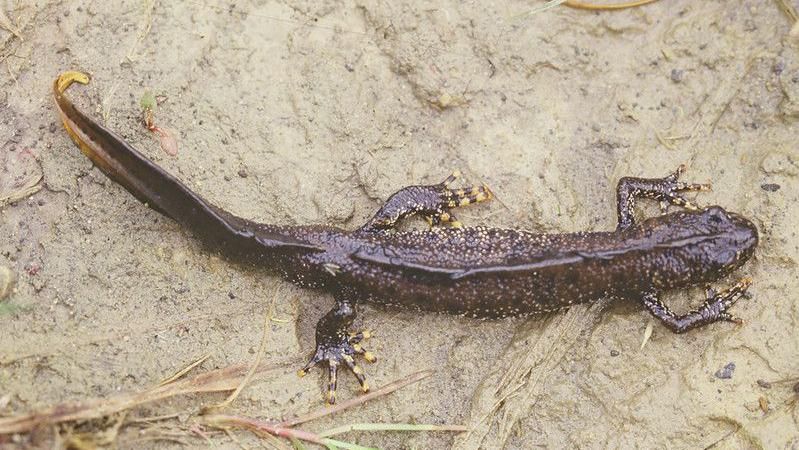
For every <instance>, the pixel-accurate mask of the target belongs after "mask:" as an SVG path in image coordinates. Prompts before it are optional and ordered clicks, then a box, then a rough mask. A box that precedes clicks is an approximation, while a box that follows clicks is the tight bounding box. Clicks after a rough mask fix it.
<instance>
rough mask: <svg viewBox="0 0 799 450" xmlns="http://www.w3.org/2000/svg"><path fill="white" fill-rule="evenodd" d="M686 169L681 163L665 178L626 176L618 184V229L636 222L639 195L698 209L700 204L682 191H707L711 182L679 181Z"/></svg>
mask: <svg viewBox="0 0 799 450" xmlns="http://www.w3.org/2000/svg"><path fill="white" fill-rule="evenodd" d="M684 171H685V165H681V166H680V167H678V168H677V170H675V171H674V172H672V173H671V174H669V175H668V176H666V177H663V178H635V177H624V178H622V179H620V180H619V183H618V184H617V185H616V208H617V213H618V217H619V223H618V226H617V229H619V230H623V229H625V228H627V227H629V226H631V225H633V224H634V223H635V215H634V211H633V210H634V209H635V200H636V198H639V197H644V198H652V199H655V200H660V201H661V202H668V203H670V204H672V205H677V206H682V207H683V208H686V209H691V210H696V209H699V207H698V206H696V205H694V204H693V203H691V202H690V201H688V200H686V199H685V198H684V197H683V196H682V195H680V193H681V192H688V191H707V190H710V184H698V183H683V182H680V181H678V179H679V178H680V175H682V173H683V172H684Z"/></svg>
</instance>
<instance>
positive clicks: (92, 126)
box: [53, 72, 307, 254]
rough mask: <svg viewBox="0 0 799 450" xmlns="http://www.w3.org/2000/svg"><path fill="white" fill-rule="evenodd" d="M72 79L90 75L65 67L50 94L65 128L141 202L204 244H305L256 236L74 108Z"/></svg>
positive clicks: (228, 247) (245, 248) (242, 248)
mask: <svg viewBox="0 0 799 450" xmlns="http://www.w3.org/2000/svg"><path fill="white" fill-rule="evenodd" d="M74 82H77V83H81V84H88V82H89V76H88V75H86V74H84V73H80V72H65V73H63V74H61V75H60V76H59V77H58V78H57V79H56V80H55V81H54V82H53V98H54V99H55V102H56V106H57V107H58V112H59V115H60V116H61V120H62V122H63V124H64V128H66V130H67V132H68V133H69V135H70V137H71V138H72V140H73V141H74V142H75V144H77V146H78V147H79V148H80V150H81V151H82V152H83V154H85V155H86V156H88V157H89V159H91V161H92V162H93V163H94V165H95V166H97V167H98V168H99V169H100V170H101V171H102V172H103V173H104V174H106V175H107V176H108V177H109V178H111V179H112V180H114V181H115V182H117V183H118V184H120V185H121V186H122V187H124V188H125V189H127V190H128V192H130V193H131V194H133V195H134V196H135V197H136V198H137V199H139V200H140V201H141V202H142V203H144V204H145V205H147V206H149V207H150V208H152V209H154V210H156V211H158V212H160V213H161V214H163V215H165V216H167V217H169V218H171V219H173V220H175V221H176V222H178V223H180V224H182V225H183V226H185V227H186V228H188V229H190V230H191V231H193V232H194V233H196V234H197V235H198V237H200V238H201V239H202V240H203V241H204V242H205V243H206V244H209V245H211V246H212V247H214V248H221V249H225V251H227V252H230V253H241V254H245V253H248V252H249V251H250V250H251V248H252V247H253V240H254V239H256V238H257V239H258V246H260V247H266V248H280V247H294V248H296V247H304V246H307V245H306V244H304V243H302V242H300V241H298V240H295V239H292V238H290V237H289V236H285V235H281V234H279V233H276V234H273V235H269V234H268V233H259V234H258V236H255V234H254V232H253V230H254V229H256V228H258V224H255V223H253V222H251V221H249V220H246V219H242V218H240V217H237V216H235V215H233V214H230V213H228V212H226V211H223V210H222V209H220V208H217V207H215V206H213V205H211V204H210V203H208V202H207V201H205V199H203V198H202V197H200V196H199V195H197V194H196V193H195V192H194V191H192V190H191V189H189V188H188V187H187V186H186V185H185V184H183V183H182V182H181V181H180V180H178V179H177V178H175V177H173V176H172V175H170V174H169V173H167V172H166V171H164V170H163V169H162V168H161V167H159V166H158V165H156V164H155V163H153V162H152V161H150V160H149V159H148V158H146V157H145V156H144V155H142V154H141V153H140V152H139V151H138V150H136V149H135V148H133V147H132V146H131V145H130V144H129V143H128V142H126V141H125V140H124V139H122V138H121V137H120V136H119V135H117V134H116V133H114V132H113V131H111V130H109V129H108V128H106V127H104V126H102V125H100V124H99V123H97V122H95V121H94V120H92V119H90V118H89V117H87V116H86V114H84V113H83V112H82V111H81V110H79V109H78V108H76V107H75V105H73V104H72V102H71V101H70V100H69V98H67V96H66V95H64V91H65V90H66V89H67V88H68V87H69V86H70V85H71V84H72V83H74ZM261 228H263V227H261Z"/></svg>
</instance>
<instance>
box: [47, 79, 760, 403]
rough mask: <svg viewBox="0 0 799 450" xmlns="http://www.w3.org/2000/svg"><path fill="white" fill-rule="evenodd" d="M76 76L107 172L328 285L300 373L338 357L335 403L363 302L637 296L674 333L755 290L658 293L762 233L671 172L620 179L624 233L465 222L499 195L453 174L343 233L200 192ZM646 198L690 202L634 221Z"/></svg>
mask: <svg viewBox="0 0 799 450" xmlns="http://www.w3.org/2000/svg"><path fill="white" fill-rule="evenodd" d="M74 81H78V82H81V83H84V84H85V83H87V82H88V77H87V76H85V75H83V74H81V73H78V72H67V73H64V74H62V75H61V76H60V77H59V79H57V80H56V81H55V83H54V86H53V95H54V98H55V102H56V104H57V106H58V110H59V113H60V115H61V118H62V120H63V123H64V126H65V127H66V129H67V131H68V132H69V134H70V136H71V137H72V139H73V140H74V141H75V143H76V144H77V145H78V146H79V147H80V149H81V150H82V151H83V153H85V154H86V155H87V156H88V157H89V158H90V159H91V160H92V161H93V162H94V164H95V165H96V166H97V167H98V168H99V169H100V170H102V171H103V172H104V173H105V174H106V175H107V176H108V177H110V178H111V179H112V180H114V181H116V182H117V183H119V184H121V185H122V186H123V187H125V189H127V190H128V191H130V193H131V194H133V195H134V196H136V197H137V198H138V199H139V200H141V201H142V202H144V203H145V204H147V205H148V206H149V207H151V208H153V209H155V210H157V211H159V212H161V213H162V214H164V215H166V216H168V217H170V218H172V219H173V220H175V221H177V222H178V223H180V224H182V225H184V226H185V227H187V228H188V229H190V230H191V231H192V232H193V234H194V235H196V236H197V237H199V238H200V239H201V240H202V241H203V242H204V243H205V244H206V245H207V246H208V247H210V248H211V249H213V250H215V251H219V252H220V253H222V254H224V255H226V256H227V257H228V258H230V259H231V260H235V261H242V262H246V263H249V264H257V265H259V266H262V267H264V268H267V269H270V270H271V271H273V272H276V273H277V274H279V275H281V276H282V277H283V278H285V279H287V280H289V281H291V282H293V283H295V284H297V285H298V286H301V287H306V288H317V289H323V290H325V291H327V292H330V293H332V295H333V297H334V299H335V306H334V307H333V309H331V310H330V311H329V312H328V313H327V314H325V315H324V317H322V318H321V319H320V320H319V323H318V324H317V326H316V351H315V353H314V355H313V357H312V358H311V360H310V361H309V362H308V364H307V365H305V367H303V368H302V369H301V370H300V374H305V373H307V372H308V371H309V370H310V369H311V368H312V367H314V366H316V365H317V364H319V363H325V364H327V366H328V373H329V387H328V391H327V401H328V402H330V403H333V402H335V390H336V380H337V369H338V368H339V367H340V366H341V365H342V364H343V365H344V366H346V367H347V368H348V369H349V370H350V371H351V372H352V373H354V375H355V377H356V378H357V379H358V381H359V382H360V384H361V387H362V388H363V391H367V390H368V384H367V382H366V379H365V376H364V373H363V370H362V369H361V368H360V367H359V366H358V365H357V364H356V362H355V357H356V356H357V355H360V356H363V357H365V359H366V360H368V361H373V360H374V356H373V355H372V354H371V353H370V352H368V351H366V350H365V349H364V348H363V346H362V342H361V341H362V340H363V339H364V338H366V337H368V333H364V332H361V333H357V332H353V330H351V329H350V328H351V326H352V324H353V320H354V319H355V314H356V305H357V304H358V303H359V302H363V301H366V302H372V303H376V304H381V305H396V306H399V307H412V308H416V309H419V310H426V311H438V312H445V313H450V314H458V315H463V316H468V317H475V318H502V317H510V316H517V317H518V316H526V315H530V314H536V313H544V312H550V311H555V310H559V309H563V308H568V307H569V306H571V305H574V304H577V303H583V302H588V301H592V300H597V299H600V298H603V297H617V298H625V299H632V300H634V301H638V302H640V303H641V304H642V305H643V306H644V307H645V308H646V309H647V310H649V312H650V313H651V314H652V315H653V316H655V317H657V318H658V319H660V321H661V322H662V323H663V324H664V325H665V326H666V327H668V328H669V329H670V330H671V331H673V332H675V333H682V332H685V331H688V330H690V329H692V328H696V327H700V326H703V325H707V324H710V323H713V322H717V321H731V322H737V323H740V322H741V321H740V319H738V318H736V317H734V316H733V315H731V314H730V313H728V312H727V310H728V309H729V308H730V306H732V305H733V303H734V302H735V301H736V300H737V299H738V297H740V295H741V294H742V293H744V292H745V291H746V289H747V288H748V287H749V285H750V283H751V280H750V279H749V278H744V279H742V280H740V281H738V282H737V283H735V284H734V285H733V286H732V287H730V288H728V289H725V290H721V291H715V290H713V289H708V291H707V298H706V299H705V301H704V303H702V305H701V306H699V307H698V308H696V309H694V310H692V311H689V312H688V313H686V314H682V315H680V314H676V313H674V312H672V311H671V310H670V309H669V307H668V306H666V305H665V304H663V303H662V302H661V301H660V300H659V296H660V294H661V293H662V292H664V291H667V290H670V289H677V288H684V287H688V286H692V285H696V284H700V283H708V282H711V281H715V280H718V279H719V278H721V277H723V276H725V275H727V274H729V273H730V272H732V271H733V270H735V269H737V268H739V267H740V266H741V265H743V264H744V262H746V261H747V260H748V259H749V258H750V257H751V256H752V254H753V252H754V250H755V247H757V243H758V233H757V228H756V227H755V225H754V224H753V223H752V222H751V221H749V220H747V219H746V218H744V217H742V216H740V215H738V214H734V213H731V212H728V211H725V210H724V209H723V208H721V207H719V206H711V207H707V208H699V207H697V206H696V205H694V204H693V203H691V202H689V201H688V200H686V199H685V198H684V197H683V196H682V195H681V193H682V192H685V191H699V190H704V189H707V188H708V187H709V186H708V185H704V184H689V183H683V182H681V181H679V180H678V178H679V176H680V174H681V173H682V171H683V167H682V166H681V167H680V168H679V169H678V170H677V171H676V172H674V173H671V174H670V175H668V176H666V177H663V178H632V177H625V178H622V179H621V180H619V182H618V185H617V186H616V194H617V214H618V225H617V226H616V229H615V230H614V231H599V232H579V233H562V234H538V233H532V232H529V231H525V230H518V229H500V228H491V227H486V226H475V227H464V226H462V225H460V223H459V222H457V221H456V220H455V218H454V216H453V214H452V210H453V209H455V208H457V207H460V206H465V205H468V204H470V203H475V202H480V201H484V200H488V199H490V198H491V196H492V193H491V191H490V190H489V189H488V188H487V187H485V186H478V187H470V188H465V189H455V188H453V187H451V183H452V182H453V181H454V180H455V176H451V177H449V178H447V179H446V180H445V181H444V182H442V183H440V184H434V185H426V186H410V187H406V188H403V189H400V190H399V191H397V192H396V193H395V194H393V195H392V196H391V197H389V198H388V200H387V201H386V203H385V204H384V205H383V206H382V207H381V208H380V209H379V211H377V213H376V214H375V215H374V217H372V218H371V220H369V221H368V222H367V223H366V224H365V225H363V226H362V227H360V228H358V229H356V230H352V231H349V230H344V229H341V228H338V227H334V226H327V225H302V226H289V225H272V224H261V223H255V222H251V221H249V220H246V219H243V218H240V217H237V216H235V215H233V214H230V213H228V212H226V211H224V210H222V209H220V208H218V207H216V206H214V205H211V204H209V203H208V202H206V201H205V200H203V198H202V197H200V196H199V195H197V194H196V193H194V192H193V191H192V190H190V189H189V188H188V187H186V185H185V184H183V183H182V182H180V181H179V180H178V179H177V178H175V177H174V176H172V175H170V174H168V173H167V172H165V171H164V170H163V169H161V168H160V167H159V166H158V165H156V164H155V163H153V162H152V161H150V160H149V159H148V158H146V157H145V156H143V155H142V154H141V153H140V152H139V151H137V150H136V149H134V148H133V147H132V146H131V145H130V144H129V143H127V142H125V140H123V139H122V138H121V137H120V136H119V135H117V134H116V133H114V132H113V131H111V130H109V129H108V128H106V127H104V126H103V125H100V124H99V123H97V122H96V121H94V120H93V119H91V118H89V117H88V116H86V115H85V114H84V113H83V112H81V111H80V110H78V109H77V108H75V106H73V104H72V102H71V101H70V100H69V99H68V98H67V97H66V96H65V95H64V90H65V89H66V88H67V87H68V86H69V85H70V84H71V83H72V82H74ZM638 198H651V199H655V200H659V201H661V202H668V203H671V204H673V205H678V206H681V207H682V209H681V210H680V211H678V212H671V213H668V214H663V215H660V216H657V217H652V218H649V219H646V220H642V221H637V220H636V219H635V216H634V214H633V212H634V207H635V201H636V199H638ZM413 215H419V216H422V217H425V218H427V219H428V220H429V221H430V224H431V227H430V228H429V229H424V230H412V231H400V230H397V229H396V228H395V227H396V225H397V223H398V222H399V221H400V220H402V219H404V218H407V217H409V216H413Z"/></svg>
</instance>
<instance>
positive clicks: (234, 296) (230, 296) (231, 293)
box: [227, 292, 236, 300]
mask: <svg viewBox="0 0 799 450" xmlns="http://www.w3.org/2000/svg"><path fill="white" fill-rule="evenodd" d="M227 297H228V298H229V299H231V300H233V299H234V298H236V294H234V293H233V292H228V293H227Z"/></svg>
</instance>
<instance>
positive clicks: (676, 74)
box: [671, 69, 685, 83]
mask: <svg viewBox="0 0 799 450" xmlns="http://www.w3.org/2000/svg"><path fill="white" fill-rule="evenodd" d="M684 76H685V71H683V70H682V69H671V81H673V82H675V83H679V82H681V81H682V79H683V77H684Z"/></svg>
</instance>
